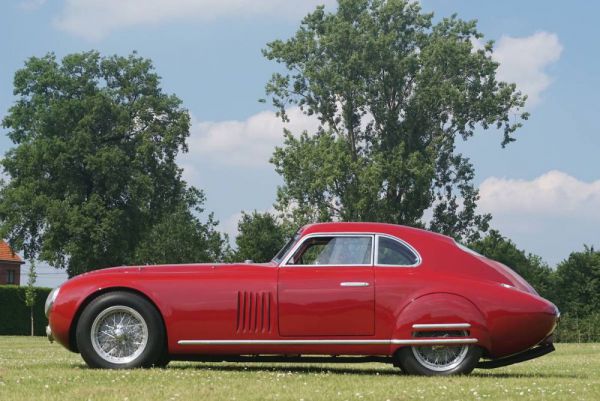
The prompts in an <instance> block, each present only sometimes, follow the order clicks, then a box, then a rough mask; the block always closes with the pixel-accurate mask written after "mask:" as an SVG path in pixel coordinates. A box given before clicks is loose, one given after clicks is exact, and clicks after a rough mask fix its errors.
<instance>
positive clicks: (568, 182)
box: [479, 170, 600, 220]
mask: <svg viewBox="0 0 600 401" xmlns="http://www.w3.org/2000/svg"><path fill="white" fill-rule="evenodd" d="M479 194H480V196H481V199H480V201H479V207H480V208H481V209H482V210H484V211H486V212H491V213H493V214H512V215H530V216H546V217H549V218H554V217H571V218H574V219H586V220H589V219H594V220H600V180H598V181H593V182H584V181H580V180H578V179H577V178H575V177H572V176H570V175H568V174H566V173H563V172H561V171H556V170H552V171H549V172H547V173H545V174H544V175H542V176H540V177H538V178H535V179H533V180H531V181H527V180H518V179H506V178H496V177H491V178H487V179H486V180H484V181H483V182H482V183H481V185H480V187H479Z"/></svg>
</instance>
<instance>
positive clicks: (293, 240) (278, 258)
mask: <svg viewBox="0 0 600 401" xmlns="http://www.w3.org/2000/svg"><path fill="white" fill-rule="evenodd" d="M298 239H300V230H298V231H296V234H294V235H293V236H292V238H290V240H289V241H288V242H287V243H286V244H285V245H284V246H283V248H281V250H280V251H279V252H277V255H275V257H274V258H273V262H275V263H278V264H279V263H280V262H281V259H283V257H284V256H285V254H286V253H288V251H289V250H290V249H292V247H293V246H294V244H295V243H296V242H297V241H298Z"/></svg>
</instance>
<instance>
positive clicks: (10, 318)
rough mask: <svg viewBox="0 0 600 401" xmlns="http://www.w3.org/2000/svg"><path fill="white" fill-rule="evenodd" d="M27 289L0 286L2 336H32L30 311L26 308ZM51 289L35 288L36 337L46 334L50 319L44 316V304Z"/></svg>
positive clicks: (34, 315)
mask: <svg viewBox="0 0 600 401" xmlns="http://www.w3.org/2000/svg"><path fill="white" fill-rule="evenodd" d="M25 289H26V287H18V286H14V285H0V335H30V334H31V319H30V311H29V308H28V307H27V306H25ZM50 291H51V288H38V287H36V288H35V292H36V299H35V305H34V307H33V319H34V320H33V322H34V332H35V335H36V336H43V335H45V334H46V325H47V324H48V319H46V316H45V315H44V303H45V302H46V298H47V297H48V294H49V293H50Z"/></svg>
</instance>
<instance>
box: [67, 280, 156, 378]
mask: <svg viewBox="0 0 600 401" xmlns="http://www.w3.org/2000/svg"><path fill="white" fill-rule="evenodd" d="M76 334H77V346H78V348H79V351H80V352H81V356H82V357H83V359H84V360H85V361H86V363H87V364H88V365H89V366H90V367H94V368H111V369H120V368H135V367H149V366H152V365H154V364H156V363H157V361H158V360H159V358H161V357H162V356H165V355H167V354H166V348H165V335H164V328H163V324H162V319H161V317H160V314H159V313H158V311H157V310H156V308H155V307H154V306H153V305H152V304H150V302H148V301H147V300H146V299H144V298H142V297H140V296H138V295H135V294H131V293H127V292H120V291H119V292H110V293H107V294H104V295H101V296H99V297H98V298H96V299H94V300H93V301H92V302H91V303H90V304H89V305H88V306H87V307H86V308H85V309H84V311H83V313H82V314H81V318H80V319H79V323H78V324H77V333H76Z"/></svg>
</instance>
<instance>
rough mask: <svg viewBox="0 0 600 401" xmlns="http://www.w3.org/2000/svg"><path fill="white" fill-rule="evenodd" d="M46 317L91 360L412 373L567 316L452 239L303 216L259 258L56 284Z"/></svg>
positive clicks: (470, 362) (545, 348)
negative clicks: (381, 364)
mask: <svg viewBox="0 0 600 401" xmlns="http://www.w3.org/2000/svg"><path fill="white" fill-rule="evenodd" d="M131 300H133V301H131ZM47 314H48V316H49V328H48V332H49V335H50V336H52V337H53V338H55V339H56V340H57V341H58V342H59V343H60V344H62V345H63V346H65V347H66V348H68V349H69V350H71V351H74V352H81V354H82V356H83V357H84V359H85V360H86V362H87V363H88V364H89V365H91V366H95V367H107V368H129V367H137V366H151V365H164V364H166V363H168V361H169V360H172V359H192V358H195V359H201V358H211V357H216V356H218V358H222V359H227V358H232V359H234V358H235V357H238V356H242V355H254V356H255V357H254V358H258V357H259V356H262V355H276V356H298V355H303V356H304V355H321V356H322V355H330V356H370V357H374V356H377V357H381V358H382V359H385V358H388V360H390V361H392V362H394V363H395V364H396V365H397V366H400V367H401V368H402V369H403V370H405V371H407V372H409V373H416V374H452V373H468V372H470V371H471V370H472V369H473V368H474V367H476V366H480V367H494V366H502V365H506V364H509V363H514V362H518V361H522V360H527V359H531V358H533V357H536V356H539V355H542V354H544V353H547V352H550V351H552V350H553V346H552V338H551V334H552V332H553V330H554V328H555V326H556V323H557V321H558V318H559V312H558V309H557V308H556V307H555V306H554V305H553V304H552V303H551V302H549V301H547V300H545V299H543V298H541V297H539V296H538V295H537V293H536V292H535V290H534V289H533V288H532V287H531V286H530V285H529V284H528V283H527V282H526V281H525V280H523V279H522V278H521V277H520V276H518V275H517V274H516V273H515V272H513V271H512V270H511V269H509V268H508V267H506V266H504V265H502V264H500V263H498V262H495V261H492V260H490V259H487V258H485V257H483V256H481V255H478V254H476V253H474V252H472V251H470V250H468V249H467V248H464V247H463V246H461V245H459V244H457V243H456V242H455V241H454V240H453V239H451V238H449V237H446V236H443V235H439V234H435V233H432V232H429V231H425V230H419V229H415V228H409V227H404V226H398V225H391V224H381V223H320V224H313V225H308V226H305V227H303V228H302V229H300V230H299V231H298V233H297V234H296V235H295V237H294V238H293V239H292V240H290V242H289V243H288V244H287V245H286V246H285V247H284V248H283V249H282V251H281V252H280V253H279V254H278V255H277V256H276V257H275V258H274V259H273V261H272V262H270V263H265V264H249V263H243V264H189V265H162V266H135V267H118V268H110V269H103V270H97V271H93V272H90V273H86V274H82V275H80V276H77V277H75V278H73V279H71V280H69V281H67V282H66V283H64V284H63V285H62V286H61V287H60V289H59V290H55V291H54V292H53V293H51V294H50V296H49V297H48V302H47ZM128 330H129V331H128ZM480 358H485V359H487V360H488V361H487V362H478V361H479V359H480ZM296 359H297V358H296ZM355 359H356V358H355ZM332 360H333V359H332ZM336 360H343V359H342V358H336ZM478 363H479V365H477V364H478ZM486 364H487V365H486Z"/></svg>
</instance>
